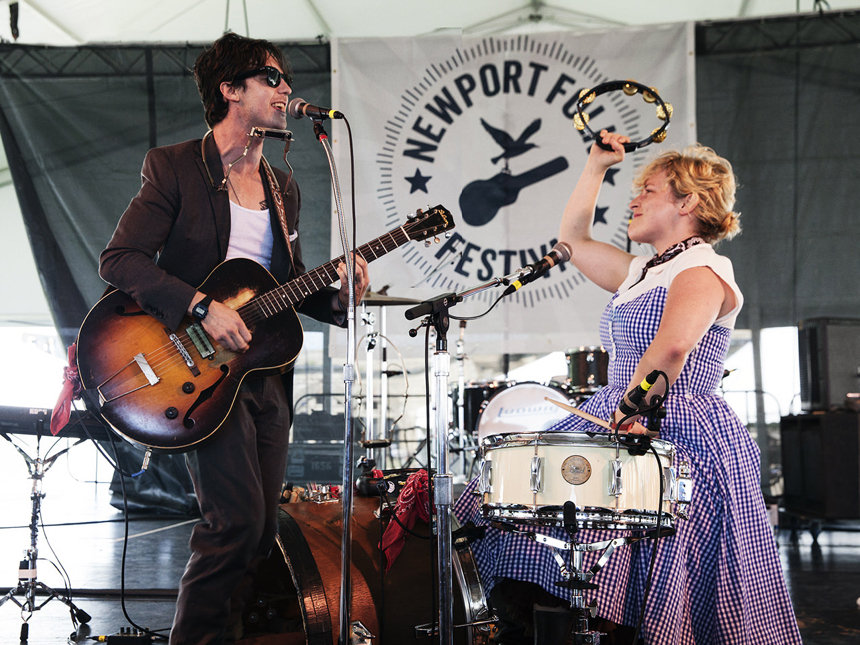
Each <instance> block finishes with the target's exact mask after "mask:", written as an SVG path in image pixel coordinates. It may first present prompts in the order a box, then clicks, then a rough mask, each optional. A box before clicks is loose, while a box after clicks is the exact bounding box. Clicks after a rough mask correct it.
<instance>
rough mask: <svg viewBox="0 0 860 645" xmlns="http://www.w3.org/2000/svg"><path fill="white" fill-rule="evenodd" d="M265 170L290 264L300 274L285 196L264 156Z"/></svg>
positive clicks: (296, 273) (263, 164)
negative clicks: (294, 257) (295, 257)
mask: <svg viewBox="0 0 860 645" xmlns="http://www.w3.org/2000/svg"><path fill="white" fill-rule="evenodd" d="M261 163H262V166H263V171H264V172H265V175H266V179H267V180H268V182H269V192H270V193H271V194H272V201H273V202H275V212H276V213H277V214H278V221H279V222H280V223H281V231H282V232H283V234H284V241H285V242H286V243H287V251H288V252H289V254H290V264H291V265H292V267H293V275H298V272H297V271H296V262H295V260H294V259H293V247H292V245H291V244H290V228H289V226H287V214H286V211H285V210H284V196H283V195H282V194H281V189H280V188H279V187H278V181H277V179H275V173H274V172H273V171H272V167H271V166H270V165H269V162H268V161H267V160H266V158H265V157H262V162H261Z"/></svg>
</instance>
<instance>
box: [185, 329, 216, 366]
mask: <svg viewBox="0 0 860 645" xmlns="http://www.w3.org/2000/svg"><path fill="white" fill-rule="evenodd" d="M185 331H187V332H188V337H189V338H190V339H191V342H192V343H194V347H195V348H197V353H198V354H200V358H210V359H211V358H212V357H213V356H215V348H214V347H213V346H212V343H210V342H209V337H208V336H207V335H206V332H205V331H203V327H202V326H201V325H200V324H198V323H194V324H193V325H188V327H187V328H186V330H185Z"/></svg>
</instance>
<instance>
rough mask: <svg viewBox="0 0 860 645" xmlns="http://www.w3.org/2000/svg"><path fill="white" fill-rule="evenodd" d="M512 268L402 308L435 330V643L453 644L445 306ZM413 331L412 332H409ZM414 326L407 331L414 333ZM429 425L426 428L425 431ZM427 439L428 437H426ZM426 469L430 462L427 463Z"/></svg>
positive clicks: (451, 491)
mask: <svg viewBox="0 0 860 645" xmlns="http://www.w3.org/2000/svg"><path fill="white" fill-rule="evenodd" d="M521 273H522V272H521V271H516V272H514V273H512V274H510V275H508V276H505V277H504V278H493V279H492V280H490V281H488V282H485V283H483V284H481V285H478V286H476V287H472V288H471V289H466V290H465V291H461V292H460V293H445V294H442V295H440V296H437V297H435V298H432V299H430V300H425V301H423V302H422V303H421V304H418V305H415V306H414V307H412V308H411V309H407V310H406V313H405V315H406V319H407V320H414V319H415V318H418V317H419V316H425V319H424V320H423V321H422V322H421V324H420V325H419V327H423V326H424V325H428V324H429V325H433V328H434V329H435V330H436V351H435V352H434V354H433V377H434V388H433V391H434V398H435V401H436V416H435V431H436V437H435V443H436V474H435V475H434V476H433V506H434V507H435V510H436V542H437V548H436V571H437V572H438V576H439V580H438V596H437V598H438V600H439V608H438V609H439V613H438V621H439V622H438V625H439V632H438V633H439V644H440V645H453V643H454V600H453V580H452V560H451V558H452V552H453V549H452V539H451V506H452V505H453V501H454V486H453V476H452V474H451V473H450V472H449V467H448V442H447V439H448V406H447V405H444V401H445V397H446V396H447V395H448V377H449V376H450V373H451V356H450V354H449V353H448V339H447V332H448V326H449V322H450V319H449V316H448V310H449V309H450V308H451V307H453V306H454V305H456V304H457V303H458V302H462V301H463V299H464V298H468V297H469V296H474V295H476V294H478V293H481V292H482V291H485V290H486V289H490V288H492V287H498V286H500V285H507V284H509V283H510V280H511V279H513V278H515V277H517V276H519V275H521ZM413 332H414V333H413ZM417 334H418V331H417V329H413V330H411V331H410V332H409V335H410V336H412V337H415V336H417ZM429 432H430V429H429V428H428V434H429ZM428 440H429V439H428ZM427 468H428V473H429V470H430V464H427Z"/></svg>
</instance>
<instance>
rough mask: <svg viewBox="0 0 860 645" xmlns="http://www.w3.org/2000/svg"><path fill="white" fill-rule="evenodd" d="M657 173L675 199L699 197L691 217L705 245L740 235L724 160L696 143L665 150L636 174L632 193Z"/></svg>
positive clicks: (730, 177)
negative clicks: (665, 180) (661, 176)
mask: <svg viewBox="0 0 860 645" xmlns="http://www.w3.org/2000/svg"><path fill="white" fill-rule="evenodd" d="M661 170H662V171H663V172H665V173H666V178H667V181H668V184H669V187H670V188H671V189H672V192H673V193H674V194H675V198H676V199H683V198H684V197H686V196H687V195H693V194H695V195H698V196H699V203H698V204H697V205H696V208H695V209H694V210H693V215H694V217H695V218H696V219H697V220H698V223H699V231H698V234H699V235H700V236H701V237H702V238H703V239H704V240H705V241H706V242H711V243H713V242H719V241H720V240H724V239H730V238H732V237H734V236H735V235H737V234H738V233H739V232H740V230H741V225H740V221H739V219H740V213H737V212H735V211H734V210H733V208H734V205H735V190H736V189H737V179H736V178H735V174H734V172H733V171H732V164H731V163H729V162H728V160H726V159H723V158H722V157H720V156H719V155H718V154H717V153H716V152H714V151H713V150H712V149H711V148H708V147H706V146H702V145H699V144H696V145H692V146H689V147H687V148H685V149H684V150H680V151H679V150H667V151H666V152H663V153H662V154H660V155H658V156H657V157H655V158H654V159H653V160H651V162H650V163H649V164H648V165H647V166H645V168H643V169H642V170H641V171H640V172H639V174H638V175H637V177H636V179H635V180H634V181H633V187H634V189H635V190H636V192H639V191H641V190H642V188H643V186H644V185H645V182H646V181H647V180H648V178H649V177H651V176H652V175H653V174H655V173H658V172H660V171H661Z"/></svg>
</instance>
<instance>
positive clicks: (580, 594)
mask: <svg viewBox="0 0 860 645" xmlns="http://www.w3.org/2000/svg"><path fill="white" fill-rule="evenodd" d="M579 515H580V512H579V509H578V508H577V507H576V505H575V504H573V502H569V501H568V502H565V504H564V508H563V518H564V519H563V524H564V529H565V530H566V532H567V534H568V536H569V537H570V540H569V541H566V540H559V539H557V538H553V537H550V536H548V535H543V534H541V533H536V532H534V531H524V530H522V529H520V528H518V527H516V526H515V525H513V524H510V523H507V522H492V523H491V524H492V526H493V527H495V528H497V529H500V530H503V531H507V532H510V533H517V534H519V535H524V536H526V537H528V538H529V539H530V540H532V541H533V542H535V543H537V544H542V545H543V546H545V547H547V548H548V549H549V550H550V553H551V554H552V557H553V559H554V560H555V561H556V564H557V565H558V567H559V571H560V573H561V578H562V579H561V580H560V581H558V582H556V583H555V584H556V585H557V586H559V587H564V588H566V589H569V590H570V611H571V614H572V615H573V625H574V629H573V643H574V645H600V640H601V638H600V637H601V636H604V635H605V634H602V633H601V632H597V631H592V630H590V629H589V628H588V619H589V618H594V617H595V616H596V615H597V601H593V602H592V603H590V604H586V602H585V595H584V592H585V591H589V590H596V589H598V588H599V586H598V585H597V584H595V583H594V582H591V580H592V579H593V578H594V576H595V575H596V574H597V573H598V572H599V571H600V570H601V569H602V568H603V567H604V566H606V563H607V562H609V558H610V556H611V555H612V553H613V551H614V550H615V549H617V548H618V547H620V546H626V545H628V544H634V543H636V542H639V541H640V540H644V539H652V540H657V539H659V538H662V537H670V536H672V535H674V534H675V529H674V527H661V526H660V525H659V524H658V526H657V528H656V529H655V530H653V531H649V532H648V533H646V534H644V535H625V536H622V537H618V538H614V539H610V540H603V541H600V542H592V543H580V542H578V541H577V540H576V534H577V533H578V532H579V528H580V526H579V520H578V519H577V518H578V517H579ZM564 551H569V552H570V562H571V564H570V568H568V566H567V563H566V562H565V560H564V557H563V556H562V552H564ZM597 551H602V553H601V554H600V557H599V558H598V560H597V562H595V564H594V565H592V567H591V568H590V569H588V570H587V571H586V570H584V565H583V556H584V554H585V553H592V552H597Z"/></svg>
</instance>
